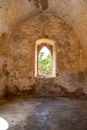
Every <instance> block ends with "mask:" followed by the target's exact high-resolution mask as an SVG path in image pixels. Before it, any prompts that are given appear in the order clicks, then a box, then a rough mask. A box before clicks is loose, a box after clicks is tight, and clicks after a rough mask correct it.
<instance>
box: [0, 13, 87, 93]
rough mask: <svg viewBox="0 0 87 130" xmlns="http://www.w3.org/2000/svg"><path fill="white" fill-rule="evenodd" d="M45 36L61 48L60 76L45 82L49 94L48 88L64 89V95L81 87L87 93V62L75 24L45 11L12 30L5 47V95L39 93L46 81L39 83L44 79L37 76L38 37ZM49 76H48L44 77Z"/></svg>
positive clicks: (58, 50)
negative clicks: (52, 81)
mask: <svg viewBox="0 0 87 130" xmlns="http://www.w3.org/2000/svg"><path fill="white" fill-rule="evenodd" d="M45 36H46V37H48V38H49V39H52V40H54V41H55V42H56V52H57V53H56V57H57V62H56V66H57V68H56V69H57V70H56V76H57V77H56V78H55V80H54V82H55V83H54V84H51V79H49V80H48V81H50V83H49V84H47V85H45V89H44V92H45V94H47V93H48V92H50V94H51V93H55V94H56V93H57V92H58V91H60V92H61V95H62V90H63V91H64V92H75V91H76V90H77V89H78V88H82V90H83V92H84V93H87V84H86V82H87V80H86V62H85V55H84V53H83V48H82V45H81V42H80V41H79V40H78V37H77V35H76V34H75V32H74V30H73V28H72V26H69V25H68V24H66V23H65V21H63V20H61V19H60V18H59V17H57V16H55V15H53V14H50V13H42V14H40V15H37V16H34V17H31V18H29V19H27V20H26V21H24V22H23V23H21V25H20V26H19V27H18V28H17V29H16V30H15V32H14V33H12V36H11V39H9V40H8V42H9V44H5V45H3V47H2V48H1V51H2V50H3V51H2V57H1V61H3V62H2V63H1V81H0V84H1V85H2V88H3V94H4V95H6V93H8V94H10V93H12V94H15V93H16V94H17V93H20V92H27V93H35V92H36V90H38V89H37V87H38V86H40V87H41V86H43V83H42V84H41V83H39V82H40V81H39V80H40V79H38V78H37V79H36V78H35V77H34V73H35V41H36V40H38V39H42V38H45ZM82 60H83V62H82V63H81V61H82ZM3 80H5V81H4V84H3ZM45 80H47V79H44V80H43V81H45ZM55 85H57V86H58V87H55ZM51 86H52V87H51ZM53 86H54V88H53ZM62 86H63V87H62ZM50 87H51V89H50ZM42 88H43V87H42ZM4 90H6V91H4ZM60 92H58V93H60ZM37 93H38V92H37ZM64 94H65V93H64Z"/></svg>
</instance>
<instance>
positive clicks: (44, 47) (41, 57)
mask: <svg viewBox="0 0 87 130" xmlns="http://www.w3.org/2000/svg"><path fill="white" fill-rule="evenodd" d="M38 76H39V77H42V76H44V77H56V47H55V41H53V40H50V39H39V40H37V41H36V44H35V77H38Z"/></svg>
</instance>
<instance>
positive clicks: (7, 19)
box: [0, 0, 87, 47]
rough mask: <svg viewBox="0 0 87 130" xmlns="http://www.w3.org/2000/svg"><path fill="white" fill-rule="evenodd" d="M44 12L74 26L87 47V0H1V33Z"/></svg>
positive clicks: (9, 30)
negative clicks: (52, 14)
mask: <svg viewBox="0 0 87 130" xmlns="http://www.w3.org/2000/svg"><path fill="white" fill-rule="evenodd" d="M43 12H50V13H54V14H55V15H56V16H58V17H60V18H61V19H63V20H64V21H65V22H66V23H67V24H69V25H70V26H72V27H73V30H74V31H75V32H76V34H77V36H78V38H79V39H80V41H81V42H82V44H83V46H85V47H87V1H86V0H69V1H68V0H0V35H2V33H4V32H6V33H8V32H11V31H12V30H13V29H14V28H15V27H17V26H18V24H20V23H21V22H22V21H24V20H25V19H26V18H28V17H32V16H33V15H38V14H39V13H43Z"/></svg>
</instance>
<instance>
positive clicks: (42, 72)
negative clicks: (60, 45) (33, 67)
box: [38, 46, 52, 77]
mask: <svg viewBox="0 0 87 130" xmlns="http://www.w3.org/2000/svg"><path fill="white" fill-rule="evenodd" d="M38 76H49V77H51V76H52V55H51V52H50V50H49V49H48V48H47V47H46V46H44V47H42V48H41V50H40V52H39V55H38Z"/></svg>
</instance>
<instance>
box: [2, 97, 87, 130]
mask: <svg viewBox="0 0 87 130" xmlns="http://www.w3.org/2000/svg"><path fill="white" fill-rule="evenodd" d="M0 117H3V118H4V119H5V120H7V122H8V123H9V129H8V130H87V100H76V99H68V98H57V97H53V98H52V97H51V98H28V97H27V98H22V99H17V100H12V101H8V102H5V103H4V104H1V105H0Z"/></svg>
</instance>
